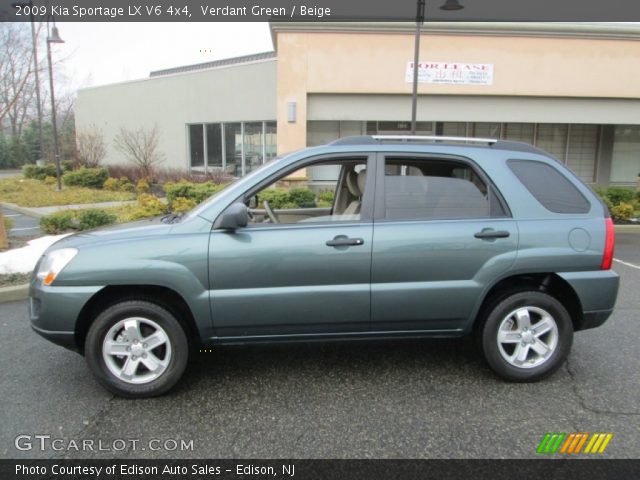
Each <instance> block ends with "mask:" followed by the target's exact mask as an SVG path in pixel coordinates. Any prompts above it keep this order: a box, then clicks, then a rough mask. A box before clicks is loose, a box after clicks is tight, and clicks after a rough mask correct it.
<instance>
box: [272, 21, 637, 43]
mask: <svg viewBox="0 0 640 480" xmlns="http://www.w3.org/2000/svg"><path fill="white" fill-rule="evenodd" d="M270 28H271V32H272V37H273V41H274V48H276V50H277V45H276V37H277V33H278V32H307V33H309V32H313V33H388V34H415V28H416V27H415V23H413V22H271V23H270ZM422 33H423V34H434V35H447V34H455V35H483V36H518V37H567V38H600V39H609V40H612V39H613V40H640V27H638V26H631V25H628V24H615V23H559V22H553V23H552V22H425V23H424V24H423V26H422Z"/></svg>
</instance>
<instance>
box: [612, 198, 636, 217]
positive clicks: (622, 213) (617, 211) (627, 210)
mask: <svg viewBox="0 0 640 480" xmlns="http://www.w3.org/2000/svg"><path fill="white" fill-rule="evenodd" d="M632 215H633V205H631V204H630V203H626V202H620V203H619V204H618V205H614V206H613V207H612V208H611V216H612V217H613V219H614V220H619V221H620V220H622V221H628V220H629V219H630V218H631V216H632Z"/></svg>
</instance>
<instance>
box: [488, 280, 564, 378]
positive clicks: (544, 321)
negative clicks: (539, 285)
mask: <svg viewBox="0 0 640 480" xmlns="http://www.w3.org/2000/svg"><path fill="white" fill-rule="evenodd" d="M478 334H479V335H480V338H479V343H480V344H481V347H482V353H483V355H484V357H485V359H486V360H487V362H488V363H489V365H490V366H491V368H492V369H493V370H494V371H495V372H496V373H497V374H498V375H500V376H501V377H503V378H505V379H507V380H510V381H515V382H534V381H537V380H541V379H543V378H545V377H547V376H549V375H551V374H552V373H553V372H555V371H556V370H558V368H560V366H561V365H562V363H563V362H564V360H565V359H566V358H567V355H568V354H569V351H570V350H571V344H572V342H573V325H572V323H571V318H570V316H569V313H568V312H567V310H566V308H565V307H564V306H563V305H562V303H560V302H559V301H558V300H557V299H555V298H554V297H552V296H550V295H547V294H546V293H542V292H538V291H526V292H519V293H515V294H512V295H510V296H508V297H506V298H505V299H503V300H502V301H501V302H499V303H498V304H497V305H495V307H494V308H493V309H492V310H491V311H490V312H489V313H488V315H487V317H486V321H485V322H484V325H483V327H482V328H481V329H480V330H479V332H478Z"/></svg>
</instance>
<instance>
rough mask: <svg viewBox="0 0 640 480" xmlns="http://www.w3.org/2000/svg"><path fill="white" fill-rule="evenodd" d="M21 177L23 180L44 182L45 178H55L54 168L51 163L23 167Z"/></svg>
mask: <svg viewBox="0 0 640 480" xmlns="http://www.w3.org/2000/svg"><path fill="white" fill-rule="evenodd" d="M22 175H24V177H25V178H34V179H36V180H44V179H45V178H46V177H55V176H56V166H55V165H54V164H53V163H45V164H44V165H43V166H39V165H25V166H24V167H23V168H22Z"/></svg>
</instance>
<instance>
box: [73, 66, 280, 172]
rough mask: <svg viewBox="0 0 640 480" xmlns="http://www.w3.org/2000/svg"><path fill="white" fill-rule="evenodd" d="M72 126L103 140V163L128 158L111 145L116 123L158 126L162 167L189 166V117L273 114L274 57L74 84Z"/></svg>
mask: <svg viewBox="0 0 640 480" xmlns="http://www.w3.org/2000/svg"><path fill="white" fill-rule="evenodd" d="M75 118H76V131H77V132H82V131H83V130H87V129H92V128H96V129H97V130H99V131H100V132H101V133H102V134H103V135H104V139H105V143H106V144H107V157H106V158H105V161H104V163H105V164H126V163H127V162H128V161H127V159H126V157H124V155H123V154H122V153H120V152H119V151H118V150H117V149H115V147H114V143H113V141H114V138H115V136H116V135H117V134H118V131H119V130H120V128H122V127H123V128H127V129H139V128H145V129H151V128H153V126H154V125H157V126H158V129H159V131H160V148H159V149H160V151H161V152H162V153H163V154H164V155H165V160H164V162H163V164H162V165H161V166H162V167H167V168H182V169H187V168H188V167H189V156H188V136H187V125H188V124H190V123H208V122H240V121H257V120H275V118H276V60H275V59H270V60H263V61H257V62H253V63H244V64H238V65H229V66H224V67H218V68H212V69H208V70H202V71H195V72H186V73H179V74H172V75H166V76H159V77H152V78H147V79H143V80H136V81H132V82H125V83H119V84H114V85H106V86H102V87H93V88H86V89H83V90H80V91H79V92H78V99H77V103H76V106H75Z"/></svg>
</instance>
